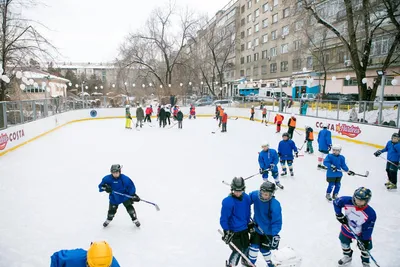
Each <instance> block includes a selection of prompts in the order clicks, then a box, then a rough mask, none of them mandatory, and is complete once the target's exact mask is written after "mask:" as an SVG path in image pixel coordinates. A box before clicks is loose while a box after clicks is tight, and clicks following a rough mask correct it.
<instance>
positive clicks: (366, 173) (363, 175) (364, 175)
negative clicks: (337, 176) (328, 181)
mask: <svg viewBox="0 0 400 267" xmlns="http://www.w3.org/2000/svg"><path fill="white" fill-rule="evenodd" d="M336 171H338V172H346V171H343V170H336ZM354 175H357V176H361V177H368V175H369V171H365V174H359V173H354Z"/></svg>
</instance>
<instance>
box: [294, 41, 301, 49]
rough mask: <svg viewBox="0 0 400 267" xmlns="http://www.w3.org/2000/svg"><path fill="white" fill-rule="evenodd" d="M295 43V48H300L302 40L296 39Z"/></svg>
mask: <svg viewBox="0 0 400 267" xmlns="http://www.w3.org/2000/svg"><path fill="white" fill-rule="evenodd" d="M293 44H294V50H295V51H297V50H300V46H301V40H296V41H294V42H293Z"/></svg>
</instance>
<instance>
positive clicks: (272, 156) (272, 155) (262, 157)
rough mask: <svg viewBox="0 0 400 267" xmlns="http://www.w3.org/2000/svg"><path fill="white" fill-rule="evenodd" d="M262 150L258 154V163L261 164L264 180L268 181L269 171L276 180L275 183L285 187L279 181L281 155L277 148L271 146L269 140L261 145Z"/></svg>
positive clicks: (281, 187)
mask: <svg viewBox="0 0 400 267" xmlns="http://www.w3.org/2000/svg"><path fill="white" fill-rule="evenodd" d="M261 148H262V150H261V152H260V153H259V154H258V164H259V165H260V174H262V178H263V179H264V181H268V173H269V172H271V174H272V177H273V178H274V180H275V184H276V185H277V186H278V187H279V188H280V189H283V185H281V183H280V182H279V173H278V162H279V157H278V153H277V152H276V150H275V149H272V148H270V147H269V143H268V142H264V143H263V144H262V145H261Z"/></svg>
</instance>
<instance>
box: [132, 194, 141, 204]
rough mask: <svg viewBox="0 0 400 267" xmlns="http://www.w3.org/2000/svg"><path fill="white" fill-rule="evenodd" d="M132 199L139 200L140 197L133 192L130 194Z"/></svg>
mask: <svg viewBox="0 0 400 267" xmlns="http://www.w3.org/2000/svg"><path fill="white" fill-rule="evenodd" d="M132 201H133V202H139V201H140V197H139V196H138V195H136V194H134V195H133V196H132Z"/></svg>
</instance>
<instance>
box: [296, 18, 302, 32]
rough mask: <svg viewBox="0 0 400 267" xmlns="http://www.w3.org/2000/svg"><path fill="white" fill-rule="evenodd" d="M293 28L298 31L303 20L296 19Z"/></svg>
mask: <svg viewBox="0 0 400 267" xmlns="http://www.w3.org/2000/svg"><path fill="white" fill-rule="evenodd" d="M294 28H295V31H300V30H301V29H302V28H303V21H302V20H300V21H296V23H295V26H294Z"/></svg>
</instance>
